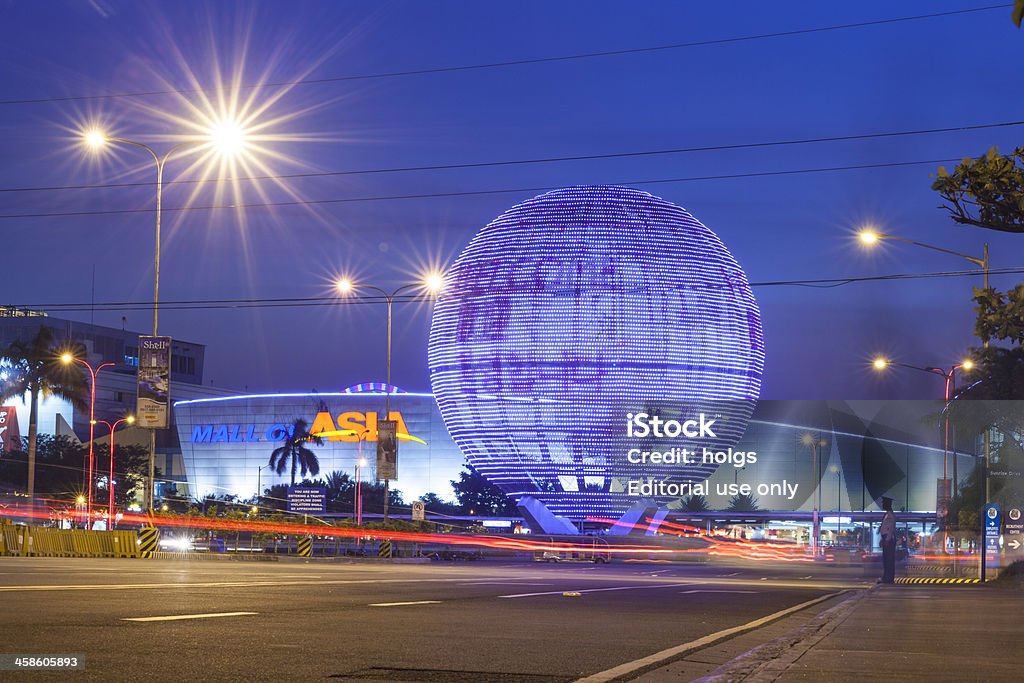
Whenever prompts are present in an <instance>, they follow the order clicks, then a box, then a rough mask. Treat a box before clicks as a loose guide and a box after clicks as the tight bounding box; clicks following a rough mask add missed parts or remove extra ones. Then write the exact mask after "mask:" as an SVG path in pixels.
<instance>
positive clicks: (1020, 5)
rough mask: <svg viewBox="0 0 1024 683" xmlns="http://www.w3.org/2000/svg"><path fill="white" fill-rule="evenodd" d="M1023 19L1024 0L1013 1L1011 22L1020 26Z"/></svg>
mask: <svg viewBox="0 0 1024 683" xmlns="http://www.w3.org/2000/svg"><path fill="white" fill-rule="evenodd" d="M1022 19H1024V0H1014V1H1013V23H1015V24H1017V28H1020V22H1021V20H1022Z"/></svg>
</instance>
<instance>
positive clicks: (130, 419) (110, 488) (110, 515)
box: [93, 415, 135, 529]
mask: <svg viewBox="0 0 1024 683" xmlns="http://www.w3.org/2000/svg"><path fill="white" fill-rule="evenodd" d="M93 422H95V423H99V424H105V425H107V429H109V430H110V475H109V476H108V478H107V529H113V528H114V430H115V429H117V425H119V424H121V423H122V422H124V423H126V424H133V423H134V422H135V416H133V415H129V416H127V417H122V418H121V419H120V420H117V421H115V422H114V424H110V423H109V422H107V421H106V420H93Z"/></svg>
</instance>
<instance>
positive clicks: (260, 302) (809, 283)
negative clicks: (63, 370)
mask: <svg viewBox="0 0 1024 683" xmlns="http://www.w3.org/2000/svg"><path fill="white" fill-rule="evenodd" d="M1022 273H1024V266H1008V267H1005V268H993V269H990V270H989V275H990V276H999V275H1019V274H1022ZM981 274H982V271H981V270H977V269H975V270H953V271H938V272H931V273H893V274H889V275H869V276H862V277H844V278H821V279H806V280H764V281H757V282H751V283H750V286H751V287H759V288H760V287H815V288H832V287H842V286H846V285H850V284H856V283H862V282H887V281H905V280H927V279H935V278H960V277H978V276H980V275H981ZM721 286H722V287H729V286H732V285H730V284H725V283H723V284H722V285H721ZM573 291H575V289H573ZM429 298H430V297H429V296H426V295H415V294H410V295H400V296H397V297H395V298H394V301H395V302H398V303H405V302H412V301H425V300H428V299H429ZM383 303H386V299H385V298H384V297H381V296H367V297H359V298H352V297H339V296H320V297H288V298H272V299H271V298H267V299H181V300H176V301H161V302H160V308H161V309H162V310H167V311H172V310H173V311H181V310H214V309H230V308H239V309H241V308H307V307H320V306H352V305H373V304H383ZM11 307H12V308H21V309H32V310H49V311H54V312H58V313H69V312H84V311H145V310H152V308H153V302H152V301H107V302H102V303H96V304H93V303H88V302H74V303H35V304H16V305H12V306H11Z"/></svg>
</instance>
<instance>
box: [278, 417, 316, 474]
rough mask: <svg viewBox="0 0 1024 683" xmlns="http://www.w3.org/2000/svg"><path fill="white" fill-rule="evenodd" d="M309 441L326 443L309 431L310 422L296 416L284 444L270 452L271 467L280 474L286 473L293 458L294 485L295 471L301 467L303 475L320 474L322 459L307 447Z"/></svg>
mask: <svg viewBox="0 0 1024 683" xmlns="http://www.w3.org/2000/svg"><path fill="white" fill-rule="evenodd" d="M308 442H313V443H315V444H316V445H317V446H322V445H324V440H323V439H322V438H321V437H319V436H316V435H313V434H310V433H309V423H308V422H306V421H305V420H303V419H302V418H301V417H299V418H295V421H294V422H293V423H292V427H291V429H290V430H288V436H287V438H285V440H284V445H283V446H281V447H280V448H275V449H274V452H273V453H271V454H270V467H271V468H272V469H273V470H274V471H275V472H277V473H278V474H279V475H280V474H284V470H285V467H287V463H288V461H289V460H291V463H292V486H295V473H296V471H297V470H299V469H301V472H302V476H303V477H305V476H306V474H307V473H308V474H312V475H313V476H314V477H315V476H316V475H318V474H320V461H319V460H317V459H316V454H314V453H313V451H311V450H309V449H308V448H306V443H308Z"/></svg>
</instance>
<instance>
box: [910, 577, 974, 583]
mask: <svg viewBox="0 0 1024 683" xmlns="http://www.w3.org/2000/svg"><path fill="white" fill-rule="evenodd" d="M896 583H903V584H907V583H913V584H921V583H927V584H938V583H943V584H945V583H955V584H974V583H981V579H944V578H935V577H920V576H917V577H910V578H908V577H904V578H900V579H896Z"/></svg>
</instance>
